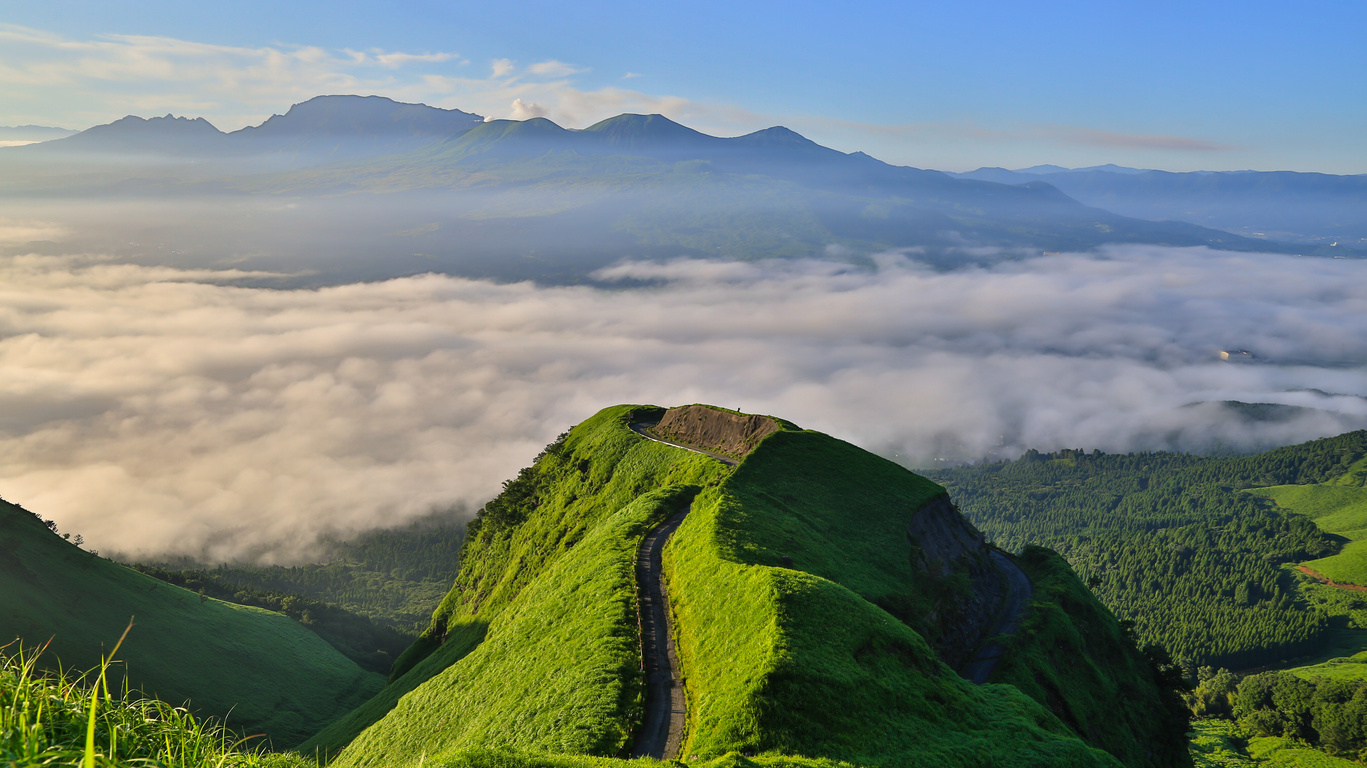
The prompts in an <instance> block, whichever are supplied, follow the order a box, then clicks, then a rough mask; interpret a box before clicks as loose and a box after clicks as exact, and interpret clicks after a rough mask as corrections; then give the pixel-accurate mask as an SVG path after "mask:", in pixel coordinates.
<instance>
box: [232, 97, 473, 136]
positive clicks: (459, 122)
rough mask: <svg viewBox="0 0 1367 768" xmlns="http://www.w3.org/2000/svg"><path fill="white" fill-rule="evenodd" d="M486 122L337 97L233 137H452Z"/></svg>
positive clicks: (385, 101)
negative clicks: (308, 135)
mask: <svg viewBox="0 0 1367 768" xmlns="http://www.w3.org/2000/svg"><path fill="white" fill-rule="evenodd" d="M483 121H484V118H483V117H481V116H480V115H476V114H472V113H470V112H462V111H460V110H458V109H442V108H440V107H430V106H428V105H426V104H409V103H406V102H401V101H394V100H393V99H390V98H387V97H384V96H356V95H331V96H315V97H313V98H311V99H309V100H308V101H302V102H299V103H298V104H294V105H292V106H291V107H290V108H289V110H287V111H286V112H285V114H283V115H271V116H270V117H269V118H268V119H267V120H266V121H265V122H263V123H262V124H261V125H258V126H255V127H247V128H243V129H242V130H240V131H234V132H233V133H234V135H240V136H271V137H281V136H297V135H301V134H310V135H314V136H318V135H332V136H362V135H375V134H386V133H399V134H408V135H411V136H436V137H442V138H446V137H449V136H453V135H456V134H460V133H464V132H466V131H468V130H470V129H471V128H474V127H475V126H476V125H478V124H480V123H481V122H483Z"/></svg>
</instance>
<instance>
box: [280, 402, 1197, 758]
mask: <svg viewBox="0 0 1367 768" xmlns="http://www.w3.org/2000/svg"><path fill="white" fill-rule="evenodd" d="M633 411H636V412H638V413H642V414H643V415H645V416H647V417H649V416H654V417H655V418H658V416H659V412H658V409H653V412H647V411H645V409H637V408H632V407H628V406H620V407H617V408H610V409H607V410H605V411H603V412H601V413H599V414H598V415H597V416H595V417H593V418H592V419H590V420H589V421H587V422H585V423H584V424H581V425H580V426H578V427H576V428H575V429H573V430H571V431H570V432H569V433H568V434H567V435H566V436H564V437H563V439H562V440H560V441H557V442H556V443H555V444H553V445H552V446H550V447H549V448H548V449H547V450H546V452H545V453H543V454H542V455H541V456H540V457H539V458H538V461H537V462H536V464H535V465H534V466H533V467H531V468H529V469H527V470H524V471H523V472H522V473H521V474H520V475H519V476H518V478H517V479H515V480H513V481H510V482H509V483H507V484H506V487H505V491H504V493H503V494H502V495H500V497H499V498H498V499H496V500H495V501H494V502H491V503H490V504H489V505H487V506H486V507H485V509H484V510H483V512H482V514H481V517H480V519H479V521H478V522H477V524H474V525H472V526H471V527H470V533H469V537H468V538H467V544H466V548H465V551H464V552H463V554H462V570H461V575H460V577H459V578H458V579H457V583H456V586H455V588H453V589H452V592H451V594H450V595H449V597H448V599H447V601H446V602H444V603H443V606H442V607H441V608H440V609H439V610H438V611H437V613H436V615H435V616H434V620H433V624H432V627H431V628H430V629H429V631H428V633H427V637H426V640H425V641H423V642H421V643H419V644H417V645H416V646H415V647H414V648H413V649H410V652H409V653H408V654H407V655H406V658H405V659H404V660H403V661H404V666H403V667H402V668H401V669H400V670H399V674H398V676H397V678H396V679H395V680H394V681H393V682H392V683H391V685H390V686H389V688H387V689H386V692H385V693H384V694H382V695H381V696H380V697H377V698H376V699H375V700H373V701H372V702H371V703H369V704H367V705H366V706H365V707H363V708H362V709H361V710H358V712H356V713H354V714H353V716H352V717H351V718H349V719H348V720H346V721H344V722H342V723H339V724H337V725H335V726H334V727H332V728H330V729H329V730H328V731H325V732H324V733H322V734H320V735H319V736H318V737H317V738H315V739H314V740H312V741H310V742H309V743H308V744H306V745H305V747H306V748H310V747H317V748H319V749H326V750H327V751H328V752H329V753H330V754H336V751H337V749H338V748H339V747H341V746H343V745H347V744H348V742H350V743H349V745H347V746H346V747H345V750H344V751H343V752H342V753H341V755H340V757H339V758H338V761H337V764H338V765H339V766H344V767H346V766H380V765H384V766H410V765H424V766H429V765H470V766H476V765H481V766H482V765H490V766H493V765H504V766H514V765H548V766H549V765H565V766H569V765H590V764H606V763H603V762H602V758H610V757H612V756H614V755H621V754H623V753H624V752H625V751H626V749H627V748H628V747H629V744H630V734H631V730H632V728H634V727H635V725H636V722H637V720H638V718H639V707H640V703H641V699H640V697H641V693H642V686H641V684H640V672H639V664H640V661H639V656H638V655H637V654H638V652H639V651H638V646H637V637H636V617H635V600H634V585H633V579H632V561H633V558H634V553H635V549H636V546H637V544H638V543H639V541H640V538H641V537H642V536H643V534H644V533H645V532H646V531H647V530H648V529H649V528H650V527H651V526H652V525H653V524H654V523H655V522H658V521H659V520H661V519H663V518H664V517H666V516H667V515H668V514H670V513H671V512H672V511H673V510H675V509H677V508H679V506H680V505H683V504H687V503H689V502H690V500H691V511H690V512H689V515H688V516H687V517H686V518H685V519H684V522H683V524H682V526H681V527H680V528H679V530H678V531H677V532H676V533H675V534H674V536H673V538H671V540H670V542H669V544H668V545H667V547H666V551H665V572H666V576H667V578H668V580H669V584H670V600H671V603H672V607H673V609H674V612H675V627H676V636H677V642H678V645H679V649H680V655H681V661H682V665H683V671H684V676H685V679H686V687H687V694H688V698H689V724H688V734H687V736H686V743H685V747H684V751H683V754H684V755H686V756H690V759H691V757H692V756H695V755H696V756H697V758H698V759H699V760H704V761H715V762H716V763H717V764H719V765H722V764H724V765H749V764H760V765H809V766H815V765H833V764H834V763H832V762H830V761H846V762H848V763H855V764H859V765H869V766H884V765H888V766H891V765H922V764H924V765H946V766H955V765H987V764H999V765H1039V766H1046V765H1047V766H1068V765H1118V764H1119V763H1118V762H1117V760H1116V759H1115V758H1114V757H1112V756H1111V755H1108V754H1106V753H1104V752H1102V751H1100V750H1098V749H1095V748H1093V746H1089V744H1088V743H1087V742H1086V741H1084V739H1089V738H1090V739H1092V741H1093V742H1094V743H1096V744H1100V745H1102V746H1104V747H1106V748H1107V749H1111V750H1112V751H1114V752H1118V753H1121V754H1124V750H1123V749H1118V748H1116V747H1115V745H1113V744H1109V743H1106V742H1107V741H1108V740H1111V741H1117V740H1119V741H1123V740H1125V739H1129V740H1130V741H1131V742H1132V741H1134V740H1135V739H1136V738H1137V737H1136V734H1135V732H1133V731H1132V730H1130V726H1131V723H1129V721H1128V720H1127V719H1125V718H1122V721H1123V722H1122V724H1121V725H1119V726H1115V727H1113V728H1112V729H1111V731H1108V732H1106V733H1102V734H1081V735H1079V734H1077V733H1075V732H1074V731H1072V730H1070V728H1069V727H1068V726H1067V725H1065V724H1064V722H1062V721H1060V719H1059V718H1057V717H1056V716H1055V715H1053V714H1052V713H1051V712H1050V711H1049V709H1048V708H1046V706H1045V705H1042V704H1040V703H1037V702H1035V701H1033V700H1031V699H1030V698H1029V697H1028V696H1026V695H1025V694H1022V693H1021V692H1020V691H1018V690H1017V689H1016V688H1014V687H1011V686H1007V685H988V686H982V687H975V686H973V685H971V684H969V683H967V682H966V681H964V680H963V679H962V678H960V677H959V676H958V675H956V674H955V673H954V671H953V669H952V668H951V667H949V666H948V665H946V664H945V663H944V662H943V661H942V660H941V658H940V657H939V655H938V654H937V652H936V650H935V648H934V647H933V645H932V644H931V643H930V642H927V639H926V637H924V636H923V635H922V634H921V632H918V631H917V629H918V628H919V629H921V630H923V631H924V632H926V633H928V634H930V635H932V636H933V635H936V634H943V633H944V632H945V630H946V628H948V627H949V626H951V625H952V624H954V623H955V622H954V619H953V617H954V616H955V615H956V611H963V610H966V609H965V606H967V605H969V604H970V603H973V602H974V600H975V599H977V598H975V597H973V596H972V595H967V594H965V593H966V592H972V591H973V587H972V582H971V581H970V580H969V579H967V577H966V576H965V575H964V573H965V571H964V570H963V569H964V568H967V567H968V564H970V563H971V562H975V561H976V560H975V558H974V557H967V559H965V558H964V557H960V558H959V559H958V560H956V561H955V562H954V563H950V564H945V563H940V562H939V561H938V560H937V559H936V558H927V556H926V553H927V552H946V551H950V549H946V548H945V547H943V546H942V542H937V541H933V540H931V539H932V538H933V537H931V536H930V535H929V531H930V530H931V529H930V528H927V527H925V526H924V525H923V526H922V527H921V528H917V525H916V521H917V520H918V519H919V518H918V515H921V514H923V513H926V511H927V510H931V512H929V513H928V514H930V516H931V517H930V519H932V520H936V521H941V520H942V516H943V515H945V514H946V513H947V511H952V510H949V508H948V507H947V506H946V505H944V503H943V499H944V491H943V489H942V488H940V487H939V486H937V485H935V484H934V483H931V482H928V481H926V480H924V479H923V478H919V477H917V476H915V475H913V474H911V473H910V472H907V471H906V470H904V469H902V468H900V467H898V466H896V465H894V464H892V463H890V462H887V461H884V460H882V459H879V458H877V457H875V456H872V455H871V454H868V453H866V452H864V451H861V450H859V449H857V448H854V447H853V446H850V445H848V444H846V443H843V442H841V441H838V440H834V439H832V438H829V437H827V436H825V435H821V434H818V433H814V432H805V431H800V430H797V429H796V428H794V427H792V426H791V425H785V427H784V429H783V430H781V431H779V432H776V433H774V434H772V435H770V436H768V437H767V438H765V439H764V440H763V441H762V442H761V443H760V444H759V447H758V448H756V449H755V451H754V453H752V454H751V455H749V456H748V457H746V458H745V459H744V460H743V461H742V462H741V464H740V466H739V467H737V468H736V469H735V470H734V471H733V470H731V469H730V468H728V467H725V466H724V465H723V464H722V463H721V462H719V461H716V460H714V459H711V458H708V457H704V456H700V455H698V454H694V453H690V452H688V451H684V450H681V449H677V448H673V447H670V446H666V445H661V444H659V443H654V442H650V441H647V440H646V439H645V438H642V437H640V436H638V435H636V434H634V433H632V432H631V431H630V430H629V429H628V428H627V424H628V421H629V419H630V418H631V417H632V413H633ZM953 519H958V518H957V515H955V516H954V518H953ZM958 524H959V526H961V527H962V529H963V530H964V531H969V532H971V527H968V526H966V524H963V523H962V520H961V519H960V520H959V523H958ZM917 530H920V531H922V533H923V534H924V535H923V536H921V537H914V536H913V535H912V532H913V531H917ZM951 549H952V548H951ZM964 551H966V552H968V551H972V550H971V549H969V550H964ZM928 568H929V569H930V570H927V569H928ZM956 569H957V570H956ZM1069 577H1070V578H1071V574H1069ZM1072 586H1073V588H1076V589H1078V590H1081V587H1080V585H1077V584H1076V581H1075V580H1074V581H1073V582H1072ZM988 598H990V600H988V603H984V605H988V604H990V605H993V606H995V605H996V604H997V603H996V602H994V601H995V600H996V598H997V593H996V592H995V591H992V592H991V594H990V595H989V596H988ZM880 602H881V603H883V604H886V605H887V606H889V607H890V608H892V609H894V610H896V611H897V612H898V614H899V615H900V616H902V617H903V618H904V619H905V621H899V620H898V618H897V617H896V616H894V615H893V614H892V613H889V612H888V611H887V610H884V609H883V608H881V607H879V605H878V604H876V603H880ZM979 602H981V601H979ZM1046 602H1047V601H1046ZM1111 621H1112V624H1111V629H1112V630H1115V625H1114V620H1113V619H1112V620H1111ZM1074 631H1077V630H1076V628H1074ZM1116 631H1117V632H1118V630H1116ZM1051 641H1052V638H1051ZM1117 642H1118V643H1119V645H1116V646H1115V647H1116V648H1118V647H1121V646H1123V643H1124V642H1127V641H1124V640H1123V638H1122V639H1121V640H1119V641H1117ZM1101 646H1102V647H1104V648H1107V649H1108V650H1112V651H1114V650H1115V648H1113V647H1112V646H1111V645H1108V644H1107V642H1102V643H1101ZM1023 647H1025V648H1026V649H1027V653H1028V652H1029V649H1030V648H1032V646H1031V645H1030V644H1029V643H1025V644H1024V646H1023ZM1124 647H1127V648H1128V653H1130V654H1134V653H1135V652H1134V650H1133V646H1132V645H1129V646H1124ZM1092 650H1093V649H1092V648H1091V647H1090V646H1089V647H1086V648H1084V652H1090V651H1092ZM1131 662H1133V659H1129V660H1128V661H1127V662H1126V663H1131ZM1029 664H1030V662H1029V661H1026V662H1022V665H1021V667H1020V668H1022V669H1029V668H1031V667H1030V666H1029ZM1094 666H1095V668H1097V669H1101V670H1103V671H1104V673H1105V674H1107V675H1112V676H1114V671H1113V670H1112V669H1111V660H1109V659H1106V658H1098V659H1097V660H1096V662H1095V665H1094ZM1136 674H1138V673H1136ZM1126 682H1128V683H1132V684H1134V685H1138V686H1140V687H1141V688H1143V687H1144V686H1148V687H1149V688H1153V684H1152V682H1150V681H1145V680H1142V679H1140V678H1135V679H1134V680H1129V679H1127V680H1126ZM1113 691H1114V688H1112V689H1103V690H1100V691H1098V692H1095V693H1094V694H1092V695H1093V696H1094V697H1095V700H1097V701H1100V702H1103V703H1105V700H1106V697H1107V696H1109V695H1111V694H1112V692H1113ZM405 694H406V695H405ZM400 696H402V699H400ZM1155 696H1156V694H1155ZM1145 702H1146V700H1145V699H1144V698H1143V696H1141V697H1140V698H1139V699H1138V700H1137V702H1136V704H1135V705H1134V708H1135V710H1136V711H1138V710H1140V709H1142V708H1143V706H1145ZM1150 714H1152V713H1150ZM371 723H373V725H372V724H371ZM367 726H369V727H367ZM1117 728H1118V729H1120V730H1123V731H1125V732H1124V733H1123V734H1120V735H1116V734H1115V733H1113V731H1115V730H1116V729H1117ZM362 729H364V732H360V731H361V730H362ZM1155 730H1156V729H1155ZM358 732H359V736H355V737H354V740H353V734H355V733H358ZM1127 743H1128V742H1127ZM490 749H496V750H500V751H495V752H490V751H488V750H490ZM506 749H513V750H517V751H516V752H504V751H501V750H506ZM737 752H739V753H744V754H749V755H756V756H755V757H754V758H753V762H752V759H751V758H742V757H740V756H739V755H737V754H735V753H737ZM550 753H562V754H565V756H563V757H548V756H546V755H548V754H550ZM566 753H567V754H566ZM570 755H577V756H574V757H572V756H570ZM1127 757H1128V756H1127ZM1128 762H1129V763H1130V764H1133V765H1145V764H1159V763H1157V762H1156V761H1155V762H1153V763H1146V762H1145V761H1144V760H1130V761H1128ZM1168 764H1179V765H1180V764H1181V762H1180V761H1177V762H1176V763H1168Z"/></svg>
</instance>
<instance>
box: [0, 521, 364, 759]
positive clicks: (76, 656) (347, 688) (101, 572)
mask: <svg viewBox="0 0 1367 768" xmlns="http://www.w3.org/2000/svg"><path fill="white" fill-rule="evenodd" d="M0 595H3V599H2V600H0V638H4V642H8V641H9V640H10V639H12V638H18V639H19V640H20V643H21V644H22V646H23V647H25V648H27V649H30V650H31V649H35V648H37V647H38V646H40V645H43V644H44V643H47V642H48V640H49V639H50V640H51V644H50V645H49V646H48V648H47V650H46V652H45V653H44V654H43V655H42V656H41V657H40V661H41V662H42V663H44V664H46V665H49V666H57V665H61V666H62V667H64V668H66V669H88V668H91V667H93V666H96V665H97V664H98V663H99V661H100V659H101V655H102V654H103V653H104V652H106V651H108V650H109V648H110V647H112V645H113V644H114V643H115V642H116V641H117V640H118V639H119V636H120V634H121V633H122V632H123V630H124V628H125V627H127V626H128V623H129V620H130V619H132V620H133V622H134V626H133V629H132V631H131V632H130V633H129V635H128V638H127V640H125V642H124V644H123V647H122V650H121V651H120V658H121V659H122V660H123V662H124V664H125V667H123V668H121V669H126V671H127V675H128V679H129V682H130V683H131V685H132V687H134V688H136V689H141V690H142V691H143V692H144V693H146V694H147V695H148V696H153V697H156V698H158V699H160V700H162V701H165V702H169V703H171V704H172V705H181V704H185V703H188V705H189V707H190V709H191V710H192V711H193V712H195V713H199V714H202V715H215V716H218V717H221V718H223V717H226V718H227V720H228V723H229V725H230V727H232V728H233V729H234V730H237V731H240V732H245V733H264V734H266V735H268V736H269V737H270V740H271V742H272V743H273V744H274V745H275V746H277V747H284V746H290V745H293V744H297V743H298V742H300V741H302V740H303V739H304V738H305V737H307V736H308V735H309V734H311V733H314V732H316V731H317V730H318V729H319V728H321V727H322V726H323V725H325V724H326V723H329V722H331V721H332V720H334V719H336V718H337V717H338V716H340V715H342V714H343V713H345V712H347V711H349V710H350V709H352V708H354V707H355V706H357V705H358V704H360V703H361V702H363V701H365V700H366V699H367V698H369V697H370V696H371V695H372V694H374V693H375V692H376V691H377V690H378V689H379V688H380V687H381V685H382V684H383V678H382V677H381V676H380V675H378V674H376V673H374V672H368V671H366V670H364V669H362V668H361V667H359V666H357V665H356V663H355V662H353V661H351V660H350V659H347V658H346V657H345V656H343V655H342V654H341V653H340V652H338V651H337V650H336V649H335V648H333V647H332V646H331V645H329V644H328V643H326V642H324V641H323V640H322V639H321V638H319V637H318V635H316V634H314V633H313V632H310V631H309V630H308V629H306V628H304V627H303V626H302V625H300V624H299V623H298V622H296V621H294V620H292V619H289V618H287V617H286V616H283V615H281V614H279V613H274V612H271V611H267V610H263V609H261V608H254V607H249V606H241V605H234V604H231V603H225V602H222V601H219V600H215V599H213V598H210V597H207V596H204V595H200V594H196V593H194V592H190V591H188V590H185V589H181V588H179V587H175V586H172V585H170V584H166V583H163V582H161V581H158V580H156V579H153V578H151V577H150V576H146V575H144V574H141V573H138V572H136V571H133V570H131V569H128V568H125V567H123V566H120V565H117V564H115V563H112V562H110V561H108V560H104V559H102V558H100V557H98V556H96V555H94V554H92V553H89V552H85V551H83V550H81V549H79V548H78V547H76V546H74V545H73V544H71V543H68V542H67V541H64V540H63V539H62V538H61V537H60V536H58V535H57V534H56V533H55V532H54V531H53V530H51V529H50V527H49V526H48V525H46V524H45V523H44V522H43V521H42V520H40V519H39V518H38V517H37V516H35V515H34V514H32V513H30V512H28V511H26V510H23V509H21V508H19V507H16V506H15V505H13V504H8V503H0Z"/></svg>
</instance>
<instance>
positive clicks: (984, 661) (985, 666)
mask: <svg viewBox="0 0 1367 768" xmlns="http://www.w3.org/2000/svg"><path fill="white" fill-rule="evenodd" d="M988 554H990V555H991V556H992V560H993V562H995V563H996V564H997V568H998V569H1000V570H1001V572H1002V575H1003V576H1005V577H1006V584H1007V588H1008V589H1009V590H1010V592H1009V594H1007V596H1006V606H1005V607H1004V608H1003V609H1002V613H1001V617H1000V618H998V619H997V625H996V626H995V627H993V628H992V634H990V635H988V637H993V638H1005V637H1008V636H1010V635H1013V634H1015V632H1016V628H1017V627H1019V626H1020V619H1021V614H1023V613H1025V604H1026V602H1027V601H1028V600H1029V599H1030V596H1031V595H1032V594H1034V592H1035V590H1034V588H1033V587H1032V586H1030V578H1029V577H1028V576H1026V575H1025V571H1022V570H1021V569H1020V566H1018V565H1016V564H1015V563H1013V562H1011V558H1009V557H1007V556H1006V555H1003V554H1002V553H1000V552H998V551H996V550H995V549H994V550H992V551H990V552H989V553H988ZM1003 650H1004V649H1003V648H1002V645H1001V642H1000V641H993V642H990V643H988V644H987V645H985V646H983V648H981V649H980V650H979V651H978V655H977V656H975V657H974V658H973V661H971V662H969V664H968V666H967V667H965V668H964V679H966V680H968V681H969V682H971V683H973V684H975V685H982V684H983V683H985V682H987V678H989V677H991V676H992V670H994V669H996V668H997V662H998V661H1000V660H1001V657H1002V651H1003Z"/></svg>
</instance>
